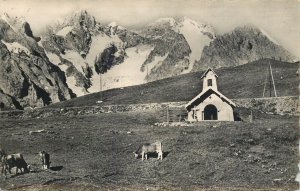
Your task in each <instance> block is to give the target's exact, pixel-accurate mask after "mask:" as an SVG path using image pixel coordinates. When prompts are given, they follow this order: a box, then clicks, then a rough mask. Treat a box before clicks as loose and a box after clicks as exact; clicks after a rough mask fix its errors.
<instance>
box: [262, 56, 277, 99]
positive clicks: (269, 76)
mask: <svg viewBox="0 0 300 191" xmlns="http://www.w3.org/2000/svg"><path fill="white" fill-rule="evenodd" d="M268 80H269V95H270V97H272V85H273V90H274V94H275V97H277V91H276V87H275V80H274V76H273V71H272V66H271V63H270V62H269V66H268V70H267V73H266V79H265V83H264V91H263V97H265V92H266V86H267V83H268Z"/></svg>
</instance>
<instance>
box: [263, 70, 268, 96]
mask: <svg viewBox="0 0 300 191" xmlns="http://www.w3.org/2000/svg"><path fill="white" fill-rule="evenodd" d="M267 81H268V71H267V73H266V79H265V83H264V91H263V97H265V91H266V85H267Z"/></svg>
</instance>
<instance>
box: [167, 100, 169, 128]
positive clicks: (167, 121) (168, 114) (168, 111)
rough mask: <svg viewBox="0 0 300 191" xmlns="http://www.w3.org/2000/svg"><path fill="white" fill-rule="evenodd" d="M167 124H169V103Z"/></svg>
mask: <svg viewBox="0 0 300 191" xmlns="http://www.w3.org/2000/svg"><path fill="white" fill-rule="evenodd" d="M167 124H169V105H167Z"/></svg>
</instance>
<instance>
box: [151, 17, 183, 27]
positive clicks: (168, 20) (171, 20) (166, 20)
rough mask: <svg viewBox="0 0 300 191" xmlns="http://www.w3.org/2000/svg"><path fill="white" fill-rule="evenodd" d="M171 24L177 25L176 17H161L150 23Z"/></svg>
mask: <svg viewBox="0 0 300 191" xmlns="http://www.w3.org/2000/svg"><path fill="white" fill-rule="evenodd" d="M157 24H158V25H166V24H167V25H169V26H171V27H173V26H175V25H177V22H176V20H175V19H174V18H171V17H167V18H160V19H157V20H156V21H154V23H152V24H150V25H157Z"/></svg>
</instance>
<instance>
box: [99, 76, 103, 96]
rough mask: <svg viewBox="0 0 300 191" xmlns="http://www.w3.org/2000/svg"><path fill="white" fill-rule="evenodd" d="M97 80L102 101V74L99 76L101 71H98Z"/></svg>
mask: <svg viewBox="0 0 300 191" xmlns="http://www.w3.org/2000/svg"><path fill="white" fill-rule="evenodd" d="M99 80H100V101H102V76H101V72H99Z"/></svg>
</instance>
